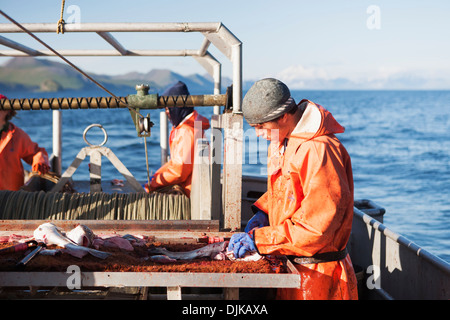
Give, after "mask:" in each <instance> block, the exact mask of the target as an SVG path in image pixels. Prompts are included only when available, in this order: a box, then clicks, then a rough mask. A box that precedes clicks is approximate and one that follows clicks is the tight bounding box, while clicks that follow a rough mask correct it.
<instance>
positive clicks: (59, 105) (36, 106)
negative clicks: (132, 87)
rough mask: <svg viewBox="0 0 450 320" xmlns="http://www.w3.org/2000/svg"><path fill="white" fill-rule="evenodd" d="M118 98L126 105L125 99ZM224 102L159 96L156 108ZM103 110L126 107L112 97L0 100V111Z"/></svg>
mask: <svg viewBox="0 0 450 320" xmlns="http://www.w3.org/2000/svg"><path fill="white" fill-rule="evenodd" d="M149 96H150V95H149ZM118 98H119V99H121V100H123V101H126V102H127V103H128V101H127V98H126V97H118ZM226 101H227V96H226V95H193V96H164V97H162V96H161V97H158V98H157V106H156V108H157V109H161V108H165V107H183V106H192V107H206V106H216V105H218V106H224V105H225V104H226ZM139 107H140V108H145V107H146V106H145V104H144V105H140V106H139ZM105 108H127V106H126V105H125V104H124V103H122V102H120V101H118V100H116V99H114V98H112V97H89V98H85V97H82V98H27V99H1V100H0V110H11V109H13V110H65V109H105ZM147 108H149V107H147Z"/></svg>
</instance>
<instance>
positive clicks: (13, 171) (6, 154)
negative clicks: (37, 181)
mask: <svg viewBox="0 0 450 320" xmlns="http://www.w3.org/2000/svg"><path fill="white" fill-rule="evenodd" d="M21 159H23V160H24V161H25V162H26V163H28V164H30V165H31V170H33V171H42V169H43V168H46V169H48V167H49V163H48V154H47V151H46V150H45V149H44V148H40V147H39V146H38V144H37V143H35V142H33V141H31V139H30V137H29V136H28V134H27V133H26V132H25V131H23V130H22V129H20V128H19V127H17V126H15V125H14V124H12V123H9V128H8V130H6V131H4V132H2V134H1V140H0V190H12V191H17V190H19V189H20V187H21V186H23V184H24V171H23V165H22V161H21ZM44 171H47V170H44ZM42 173H45V172H42Z"/></svg>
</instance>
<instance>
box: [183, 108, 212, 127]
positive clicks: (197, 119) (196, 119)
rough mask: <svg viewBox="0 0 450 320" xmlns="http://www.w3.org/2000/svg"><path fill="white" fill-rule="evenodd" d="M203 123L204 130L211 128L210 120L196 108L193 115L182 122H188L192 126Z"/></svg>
mask: <svg viewBox="0 0 450 320" xmlns="http://www.w3.org/2000/svg"><path fill="white" fill-rule="evenodd" d="M199 123H200V124H201V127H202V130H208V129H209V121H208V119H207V118H205V117H204V116H202V115H200V114H199V113H198V112H197V111H195V110H194V112H192V116H188V117H187V118H186V119H185V120H184V121H183V123H182V124H186V125H189V126H192V127H197V126H198V125H199Z"/></svg>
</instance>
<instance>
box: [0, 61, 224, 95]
mask: <svg viewBox="0 0 450 320" xmlns="http://www.w3.org/2000/svg"><path fill="white" fill-rule="evenodd" d="M83 71H85V72H87V71H86V70H83ZM87 73H88V74H89V75H90V76H92V77H93V78H94V79H95V80H96V81H98V82H99V83H101V84H102V85H103V86H105V87H106V88H107V89H108V90H110V91H111V92H113V93H114V94H116V95H127V94H130V93H133V92H134V90H135V89H134V88H135V86H136V84H141V83H144V84H149V85H150V88H151V92H158V93H161V92H162V91H163V90H164V89H165V88H167V87H168V86H169V85H170V84H172V83H175V82H177V81H183V82H184V83H186V85H187V86H188V88H189V91H190V92H191V94H200V93H203V94H211V93H213V88H214V85H213V81H212V78H211V77H210V76H209V75H199V74H193V75H189V76H183V75H180V74H178V73H175V72H173V71H170V70H166V69H153V70H151V71H150V72H148V73H139V72H129V73H126V74H123V75H117V76H109V75H101V74H93V73H89V72H87ZM231 83H232V81H231V79H227V78H225V79H222V92H225V90H226V87H227V86H229V85H231ZM66 90H70V91H78V90H79V91H84V92H86V91H87V92H100V93H102V92H103V91H99V90H100V89H99V88H98V87H97V86H96V85H95V84H94V83H93V82H92V81H90V80H89V79H87V78H86V77H84V76H83V75H81V74H80V73H79V72H77V71H76V70H74V69H73V68H72V67H70V66H69V65H67V64H65V63H60V62H54V61H50V60H46V59H36V58H31V57H18V58H11V59H10V60H8V61H7V62H6V63H5V64H4V65H3V66H0V93H4V94H5V95H7V94H8V92H60V91H66ZM103 93H104V92H103Z"/></svg>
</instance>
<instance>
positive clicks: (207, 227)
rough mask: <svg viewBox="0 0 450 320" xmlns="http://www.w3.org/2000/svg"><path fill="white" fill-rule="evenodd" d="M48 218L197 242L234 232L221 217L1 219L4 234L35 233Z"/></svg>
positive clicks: (67, 226)
mask: <svg viewBox="0 0 450 320" xmlns="http://www.w3.org/2000/svg"><path fill="white" fill-rule="evenodd" d="M45 222H52V223H54V224H55V225H56V226H57V227H59V228H61V229H62V230H65V231H68V230H71V229H73V228H75V227H76V226H77V225H78V224H84V225H86V226H88V227H89V228H90V229H92V231H93V232H94V233H97V234H99V233H103V234H105V233H114V234H118V235H124V234H127V233H130V234H141V235H144V236H148V237H153V238H154V239H155V240H157V241H165V240H170V241H171V242H186V243H191V242H192V243H195V242H198V239H200V238H203V237H205V236H207V237H223V238H227V237H230V236H231V234H230V233H228V232H220V231H219V221H217V220H196V221H194V220H0V236H9V235H11V234H19V235H29V236H32V235H33V231H34V230H35V229H36V228H37V227H38V226H39V225H41V224H42V223H45Z"/></svg>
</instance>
